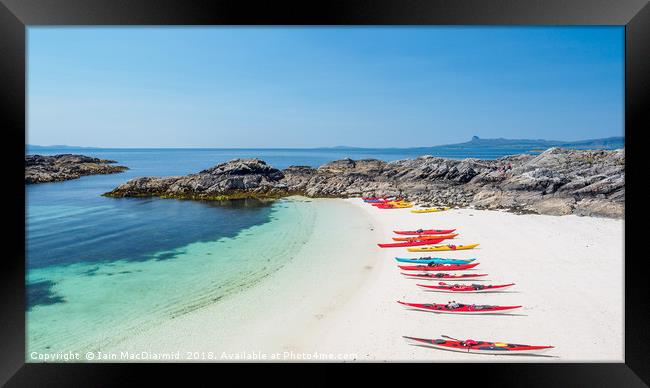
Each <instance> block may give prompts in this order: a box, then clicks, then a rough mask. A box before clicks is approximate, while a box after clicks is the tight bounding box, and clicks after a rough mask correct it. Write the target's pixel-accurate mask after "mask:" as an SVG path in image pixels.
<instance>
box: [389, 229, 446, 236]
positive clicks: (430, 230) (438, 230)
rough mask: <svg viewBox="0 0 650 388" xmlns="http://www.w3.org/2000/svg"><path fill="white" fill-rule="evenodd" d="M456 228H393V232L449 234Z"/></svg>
mask: <svg viewBox="0 0 650 388" xmlns="http://www.w3.org/2000/svg"><path fill="white" fill-rule="evenodd" d="M455 230H456V229H418V230H393V233H395V234H407V235H416V234H449V233H453V232H454V231H455Z"/></svg>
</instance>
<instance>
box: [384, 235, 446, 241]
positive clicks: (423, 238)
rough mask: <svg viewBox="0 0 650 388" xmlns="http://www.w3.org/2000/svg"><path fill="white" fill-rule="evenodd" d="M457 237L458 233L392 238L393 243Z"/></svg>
mask: <svg viewBox="0 0 650 388" xmlns="http://www.w3.org/2000/svg"><path fill="white" fill-rule="evenodd" d="M456 236H458V233H453V234H435V235H420V236H413V237H393V240H394V241H422V240H438V239H443V240H446V239H450V238H454V237H456Z"/></svg>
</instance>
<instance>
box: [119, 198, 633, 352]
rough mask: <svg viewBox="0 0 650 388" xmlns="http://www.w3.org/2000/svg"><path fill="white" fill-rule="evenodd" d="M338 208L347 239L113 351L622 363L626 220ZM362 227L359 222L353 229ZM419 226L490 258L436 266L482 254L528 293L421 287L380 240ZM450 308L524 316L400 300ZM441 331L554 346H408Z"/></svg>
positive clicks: (483, 265)
mask: <svg viewBox="0 0 650 388" xmlns="http://www.w3.org/2000/svg"><path fill="white" fill-rule="evenodd" d="M335 201H336V200H335ZM340 202H345V206H343V207H340V206H337V207H335V208H336V209H338V210H336V211H338V212H339V213H340V212H341V211H344V212H345V213H346V214H348V215H349V216H348V217H347V218H345V219H342V220H341V223H340V229H338V230H335V231H331V234H328V235H327V238H323V237H322V236H321V237H318V236H314V238H313V239H312V240H311V241H310V242H309V243H308V244H306V246H305V248H303V249H302V250H301V251H300V252H299V253H298V255H297V256H298V257H299V258H298V259H296V261H295V263H296V265H295V266H291V265H290V266H287V267H286V268H283V269H282V270H280V271H278V273H276V274H274V275H273V276H272V277H271V278H270V279H267V280H265V281H264V282H262V283H260V284H259V285H258V286H256V287H254V288H251V289H249V290H246V291H244V292H242V293H241V294H240V295H238V296H237V297H234V298H231V299H229V300H225V301H221V302H219V303H217V304H215V305H214V306H208V307H206V308H203V309H201V310H198V311H194V312H192V313H189V314H186V315H184V316H181V317H178V318H176V319H174V320H172V321H171V322H167V323H165V324H163V325H160V326H158V327H156V328H155V329H153V330H148V331H146V332H143V333H141V334H140V335H138V336H136V337H134V338H131V339H129V340H128V341H127V342H124V343H122V344H119V346H118V347H116V348H115V349H109V350H112V351H122V350H130V351H148V352H175V351H179V352H180V353H181V354H180V357H181V358H182V359H186V360H187V359H189V360H191V361H211V360H215V361H227V360H229V359H233V360H237V359H241V358H253V357H266V359H268V360H273V359H280V360H299V359H300V358H301V357H302V358H303V359H308V358H309V357H312V358H313V354H314V352H317V353H318V354H320V355H321V356H322V355H328V354H332V355H336V356H338V357H346V358H347V357H350V358H353V359H355V360H357V361H359V360H360V361H363V360H377V361H382V360H394V361H431V360H436V361H450V362H454V361H472V362H486V361H487V362H493V361H496V360H503V361H508V362H516V361H519V362H576V361H592V362H594V361H596V362H600V361H602V362H619V361H622V360H623V354H624V352H623V316H624V315H623V311H624V310H623V295H624V294H623V290H624V288H623V276H624V272H623V226H624V222H623V221H622V220H613V219H604V218H588V217H577V216H562V217H555V216H540V215H516V214H512V213H507V212H497V211H478V210H470V209H458V210H456V209H455V210H450V211H446V212H441V213H424V214H413V213H411V212H410V211H409V210H408V209H399V210H380V209H375V208H373V207H371V206H369V205H366V204H364V203H363V202H362V201H361V200H346V201H340ZM333 209H334V208H333ZM336 211H334V212H335V213H336ZM332 216H340V214H338V215H332ZM351 217H353V219H354V221H352V222H347V221H346V220H347V219H350V218H351ZM418 227H434V228H456V229H458V232H459V233H460V236H459V237H458V238H457V239H456V241H455V243H457V244H464V243H480V244H481V245H480V246H479V248H478V249H475V250H470V251H458V252H441V253H439V254H436V255H435V256H440V257H449V258H471V257H475V258H477V262H480V265H479V266H478V267H477V268H476V270H475V271H476V272H480V273H488V274H489V276H488V277H486V278H485V279H486V281H485V282H484V283H486V284H499V283H510V282H514V283H516V286H514V287H512V288H511V289H509V291H504V292H502V293H495V294H465V295H457V294H454V295H450V294H446V293H436V292H427V291H424V290H423V289H421V288H419V287H417V286H416V285H415V284H416V283H418V281H417V280H413V279H408V278H406V277H404V276H402V275H401V274H400V271H399V269H398V268H397V267H396V263H395V260H394V257H395V256H402V257H418V254H417V253H408V252H406V249H405V248H396V249H380V248H378V247H377V246H376V245H375V244H376V243H377V242H390V241H391V237H392V233H391V231H392V230H393V229H417V228H418ZM337 236H338V238H340V239H341V240H340V241H350V240H349V236H354V237H355V238H354V239H353V241H354V242H353V243H346V244H332V240H331V238H337ZM334 241H336V240H334ZM424 255H427V254H424ZM307 257H309V259H306V258H307ZM341 257H343V259H342V258H341ZM288 279H292V281H291V282H290V284H287V280H288ZM420 282H421V281H420ZM452 299H453V300H456V301H457V302H460V303H477V304H479V303H480V304H497V305H522V306H524V307H523V308H521V309H518V310H514V311H513V312H512V313H511V314H510V315H500V316H467V315H449V314H432V313H428V312H420V311H412V310H407V309H405V308H403V307H402V306H400V305H398V304H397V303H396V301H397V300H404V301H412V302H423V303H427V302H428V303H430V302H436V303H445V302H447V301H448V300H452ZM440 334H446V335H449V336H452V337H456V338H461V339H466V338H472V339H476V340H488V341H491V340H493V341H508V342H514V343H524V344H530V345H553V346H555V347H556V348H555V349H553V350H552V351H550V352H548V353H547V357H512V356H510V357H508V356H485V355H474V354H464V353H454V352H446V351H440V350H435V349H428V348H422V347H416V346H410V345H408V344H406V343H405V341H404V340H403V338H402V336H403V335H407V336H414V337H425V338H426V337H429V338H435V337H439V336H440ZM274 354H275V356H274ZM278 356H279V357H278ZM274 357H278V358H274Z"/></svg>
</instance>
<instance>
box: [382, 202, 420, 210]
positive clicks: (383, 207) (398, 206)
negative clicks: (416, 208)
mask: <svg viewBox="0 0 650 388" xmlns="http://www.w3.org/2000/svg"><path fill="white" fill-rule="evenodd" d="M376 207H377V209H406V208H409V207H413V204H411V203H404V204H399V205H391V204H386V205H384V204H381V205H377V206H376Z"/></svg>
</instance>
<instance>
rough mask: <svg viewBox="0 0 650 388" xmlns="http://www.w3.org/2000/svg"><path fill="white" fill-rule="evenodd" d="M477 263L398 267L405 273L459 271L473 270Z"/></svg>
mask: <svg viewBox="0 0 650 388" xmlns="http://www.w3.org/2000/svg"><path fill="white" fill-rule="evenodd" d="M477 265H478V263H471V264H427V265H398V267H399V268H400V269H403V270H405V271H459V270H462V269H470V268H474V267H476V266H477Z"/></svg>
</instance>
